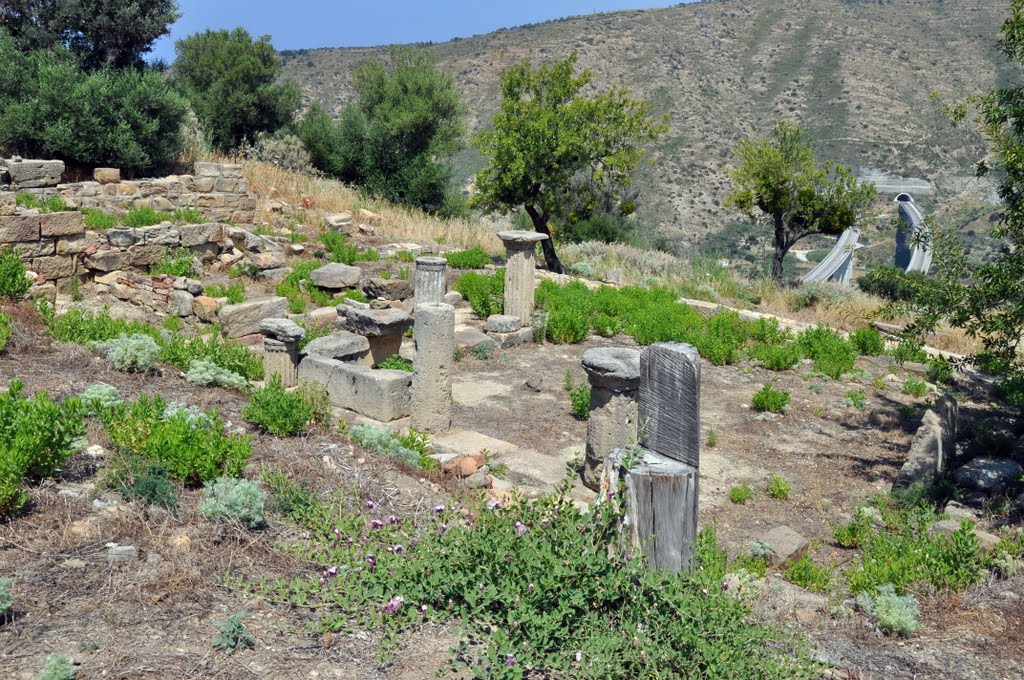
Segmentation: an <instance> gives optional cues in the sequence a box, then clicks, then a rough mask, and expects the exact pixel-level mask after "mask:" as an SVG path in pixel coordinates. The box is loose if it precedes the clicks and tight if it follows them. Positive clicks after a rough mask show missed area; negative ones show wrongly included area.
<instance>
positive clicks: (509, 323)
mask: <svg viewBox="0 0 1024 680" xmlns="http://www.w3.org/2000/svg"><path fill="white" fill-rule="evenodd" d="M522 327H523V323H522V321H520V320H519V317H518V316H508V315H506V314H491V315H490V316H489V317H487V323H485V324H484V331H486V332H487V333H515V332H516V331H518V330H519V329H520V328H522ZM636 360H637V367H636V372H637V380H639V379H640V355H639V354H637V359H636Z"/></svg>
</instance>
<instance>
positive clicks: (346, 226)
mask: <svg viewBox="0 0 1024 680" xmlns="http://www.w3.org/2000/svg"><path fill="white" fill-rule="evenodd" d="M324 224H325V225H326V226H327V229H328V231H337V232H339V233H342V234H347V233H349V232H350V231H351V230H352V213H350V212H340V213H328V214H327V215H325V216H324Z"/></svg>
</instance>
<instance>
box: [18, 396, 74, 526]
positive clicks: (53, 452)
mask: <svg viewBox="0 0 1024 680" xmlns="http://www.w3.org/2000/svg"><path fill="white" fill-rule="evenodd" d="M23 388H24V385H23V384H22V382H21V381H20V380H18V379H17V378H15V379H13V380H11V382H10V384H9V385H8V387H7V391H6V392H0V452H2V454H3V455H0V516H3V515H6V514H13V513H15V512H17V511H18V510H20V509H21V508H22V506H24V504H25V502H26V501H27V500H28V496H27V495H26V494H25V492H24V491H23V490H22V484H23V482H24V481H29V482H38V481H39V480H41V479H45V478H46V477H50V476H51V475H53V474H54V473H55V472H57V471H58V470H59V469H60V468H61V466H62V465H64V462H65V461H66V460H67V459H68V457H70V456H71V453H72V447H73V445H74V442H75V440H76V439H78V438H79V437H80V436H82V435H83V434H84V433H85V420H84V418H85V413H86V407H85V406H84V405H83V404H82V402H81V401H80V400H79V399H75V398H69V399H65V400H64V401H63V402H62V403H59V404H58V403H57V402H55V401H53V400H52V399H50V398H49V397H48V396H47V394H46V393H45V392H37V393H36V394H35V396H34V397H32V398H31V399H27V398H25V397H23V396H21V391H22V389H23Z"/></svg>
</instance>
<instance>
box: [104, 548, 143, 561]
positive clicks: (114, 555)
mask: <svg viewBox="0 0 1024 680" xmlns="http://www.w3.org/2000/svg"><path fill="white" fill-rule="evenodd" d="M138 558H139V549H138V548H136V547H135V546H134V545H118V544H117V543H107V562H108V563H109V564H118V563H120V562H134V561H135V560H137V559H138Z"/></svg>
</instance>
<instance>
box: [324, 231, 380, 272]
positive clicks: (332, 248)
mask: <svg viewBox="0 0 1024 680" xmlns="http://www.w3.org/2000/svg"><path fill="white" fill-rule="evenodd" d="M320 242H321V243H323V245H324V248H325V249H326V250H327V259H329V260H330V261H331V262H341V263H342V264H355V263H357V262H377V261H378V260H380V253H378V252H377V251H376V250H374V249H373V248H366V249H359V248H357V247H355V246H353V245H351V244H349V243H348V238H347V237H346V236H345V235H344V234H340V233H338V232H336V231H328V232H324V233H323V234H321V235H320Z"/></svg>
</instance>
